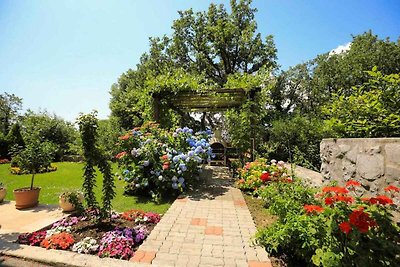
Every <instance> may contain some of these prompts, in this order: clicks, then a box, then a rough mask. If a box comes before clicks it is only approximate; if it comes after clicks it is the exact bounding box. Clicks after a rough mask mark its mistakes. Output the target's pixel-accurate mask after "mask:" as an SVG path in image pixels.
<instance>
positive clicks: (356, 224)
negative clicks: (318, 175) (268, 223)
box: [257, 181, 400, 266]
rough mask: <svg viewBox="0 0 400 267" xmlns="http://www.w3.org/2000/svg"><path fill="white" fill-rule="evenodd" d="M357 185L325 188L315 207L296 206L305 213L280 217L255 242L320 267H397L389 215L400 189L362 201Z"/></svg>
mask: <svg viewBox="0 0 400 267" xmlns="http://www.w3.org/2000/svg"><path fill="white" fill-rule="evenodd" d="M358 186H360V183H359V182H357V181H348V182H347V183H346V186H345V187H341V186H326V187H324V188H322V190H321V191H320V192H319V193H318V194H316V195H315V197H314V201H313V203H309V202H308V203H307V202H303V203H301V202H300V203H299V204H298V205H303V210H302V211H298V210H297V211H296V212H286V213H281V214H277V215H279V221H278V222H277V223H276V224H274V225H273V226H272V227H270V228H266V229H264V230H261V231H259V232H258V233H257V242H258V243H259V244H261V245H263V246H265V247H266V249H267V251H268V252H270V253H276V252H278V251H284V252H285V253H286V254H287V255H293V256H294V257H295V258H297V259H300V260H303V261H305V262H306V263H308V264H311V263H312V264H314V265H317V266H397V265H399V255H400V254H399V253H400V249H399V246H398V244H399V242H400V238H399V237H400V235H399V233H400V232H399V227H398V226H397V225H396V224H394V223H393V221H392V215H391V210H393V209H394V208H395V205H394V201H393V199H392V197H398V194H399V193H398V190H399V189H398V188H397V187H395V186H394V185H391V186H388V187H386V188H385V191H386V192H387V195H381V196H374V197H369V198H362V197H360V196H358V195H357V194H356V188H357V187H358ZM399 191H400V190H399ZM388 195H390V196H388Z"/></svg>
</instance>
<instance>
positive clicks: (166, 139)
mask: <svg viewBox="0 0 400 267" xmlns="http://www.w3.org/2000/svg"><path fill="white" fill-rule="evenodd" d="M210 135H211V131H204V132H198V133H194V132H193V130H192V129H189V128H187V127H184V128H178V129H176V131H174V132H170V131H167V130H164V129H161V128H159V127H158V125H157V124H155V123H152V122H150V123H146V124H144V125H143V126H142V127H138V128H134V129H133V130H132V131H130V132H128V133H127V134H125V135H124V136H121V137H120V138H119V143H118V145H119V151H120V152H119V153H118V154H117V155H116V158H117V159H118V160H119V163H120V166H121V167H122V173H121V174H120V175H119V174H118V176H119V178H120V179H124V180H125V181H126V183H127V186H126V192H127V193H131V194H143V193H144V194H149V195H150V196H151V197H152V198H153V199H154V200H156V201H157V200H159V199H160V197H162V196H163V195H167V194H168V195H171V194H178V193H180V192H183V191H184V190H185V188H186V187H187V186H188V184H190V183H192V182H193V181H194V179H195V178H198V177H199V172H200V171H201V164H202V163H203V162H206V161H207V160H210V159H211V154H212V151H211V147H210V145H209V143H208V140H209V137H210Z"/></svg>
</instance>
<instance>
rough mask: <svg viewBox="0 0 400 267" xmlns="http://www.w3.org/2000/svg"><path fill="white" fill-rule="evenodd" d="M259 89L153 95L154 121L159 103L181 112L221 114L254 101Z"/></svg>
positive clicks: (188, 91) (192, 91)
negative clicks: (166, 104)
mask: <svg viewBox="0 0 400 267" xmlns="http://www.w3.org/2000/svg"><path fill="white" fill-rule="evenodd" d="M260 90H261V89H260V88H259V87H257V88H254V89H251V90H248V91H247V90H244V89H240V88H236V89H227V88H219V89H210V90H204V91H197V90H187V91H180V92H178V93H166V92H162V93H154V94H153V110H154V120H155V121H159V118H160V106H161V101H162V100H165V101H167V103H168V106H169V107H170V108H173V109H179V110H181V111H183V112H222V111H226V110H228V109H231V108H239V107H240V106H241V105H243V104H244V103H245V101H246V100H248V99H249V100H254V97H255V94H256V93H257V92H259V91H260Z"/></svg>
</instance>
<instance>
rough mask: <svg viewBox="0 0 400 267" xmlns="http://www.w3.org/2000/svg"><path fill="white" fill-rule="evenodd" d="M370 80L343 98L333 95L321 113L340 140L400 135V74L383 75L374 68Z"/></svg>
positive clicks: (341, 94) (354, 88)
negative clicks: (330, 101)
mask: <svg viewBox="0 0 400 267" xmlns="http://www.w3.org/2000/svg"><path fill="white" fill-rule="evenodd" d="M368 74H369V75H370V79H369V80H368V81H367V82H365V83H364V84H362V85H361V86H357V87H353V88H352V93H351V94H350V95H346V92H345V91H341V92H340V93H338V94H335V95H334V98H333V100H332V103H331V104H329V105H327V106H326V107H325V109H324V113H325V115H326V116H327V117H328V118H329V119H328V120H327V121H326V123H327V125H328V126H329V127H331V128H332V129H333V130H334V131H336V132H337V133H338V135H339V136H340V137H392V136H399V135H400V74H390V75H383V74H382V73H381V72H380V71H378V70H377V68H376V67H374V68H373V69H372V71H368Z"/></svg>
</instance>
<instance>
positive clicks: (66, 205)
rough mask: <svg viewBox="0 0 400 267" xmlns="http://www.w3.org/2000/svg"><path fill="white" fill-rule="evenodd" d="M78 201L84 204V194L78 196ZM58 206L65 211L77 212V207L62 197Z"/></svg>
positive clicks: (59, 198)
mask: <svg viewBox="0 0 400 267" xmlns="http://www.w3.org/2000/svg"><path fill="white" fill-rule="evenodd" d="M78 199H79V201H80V202H81V203H82V201H83V195H82V194H78ZM58 205H59V206H60V208H62V210H63V211H67V212H68V211H74V210H75V206H74V205H73V204H72V203H71V202H69V201H68V198H67V197H65V196H63V195H60V196H59V197H58Z"/></svg>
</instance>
